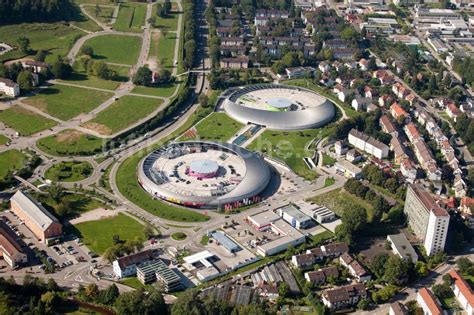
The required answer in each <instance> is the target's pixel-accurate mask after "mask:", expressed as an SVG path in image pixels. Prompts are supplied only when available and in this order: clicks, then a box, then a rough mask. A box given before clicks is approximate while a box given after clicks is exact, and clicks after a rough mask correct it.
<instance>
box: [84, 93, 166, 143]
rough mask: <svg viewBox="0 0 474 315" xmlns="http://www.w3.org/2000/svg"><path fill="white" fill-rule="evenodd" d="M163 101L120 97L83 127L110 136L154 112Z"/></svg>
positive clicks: (128, 96) (127, 96)
mask: <svg viewBox="0 0 474 315" xmlns="http://www.w3.org/2000/svg"><path fill="white" fill-rule="evenodd" d="M162 103H163V101H161V100H159V99H154V98H146V97H138V96H130V95H126V96H122V97H121V98H120V99H119V100H118V101H115V102H114V103H113V104H112V105H110V106H109V107H107V108H106V109H105V110H103V111H101V112H100V113H98V114H97V116H96V117H95V118H94V119H92V120H90V121H88V122H86V123H85V124H84V127H86V128H89V129H91V130H94V131H97V132H99V133H100V134H103V135H107V136H108V135H112V134H115V133H117V132H119V131H121V130H123V129H126V128H127V127H128V126H130V125H133V124H134V123H136V122H138V121H139V120H140V119H143V118H145V117H147V116H148V115H149V114H151V113H152V112H154V111H155V110H156V109H157V108H158V107H159V106H160V105H161V104H162Z"/></svg>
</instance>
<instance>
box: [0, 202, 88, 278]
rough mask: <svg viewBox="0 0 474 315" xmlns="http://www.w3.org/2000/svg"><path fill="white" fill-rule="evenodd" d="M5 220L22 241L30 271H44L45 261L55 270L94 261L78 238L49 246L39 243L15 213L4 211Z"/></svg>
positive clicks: (2, 263) (0, 264) (71, 238)
mask: <svg viewBox="0 0 474 315" xmlns="http://www.w3.org/2000/svg"><path fill="white" fill-rule="evenodd" d="M3 218H4V220H5V221H6V223H7V224H8V225H9V226H10V228H12V229H13V231H14V232H15V233H16V234H17V235H18V236H19V237H20V238H21V239H22V242H23V249H24V251H25V253H26V254H27V256H28V265H29V267H30V268H29V270H30V271H33V270H34V269H36V270H34V271H41V270H44V269H45V264H44V262H45V260H46V262H47V263H49V264H51V265H54V266H55V269H56V270H58V269H62V268H68V267H69V266H73V265H76V264H78V263H85V262H88V261H91V260H92V259H93V258H92V257H91V256H89V254H88V249H87V248H86V247H85V246H84V245H82V244H81V243H80V240H79V239H77V238H73V237H71V236H69V235H66V236H65V238H64V239H63V240H62V241H60V242H58V244H55V245H53V246H47V245H46V244H44V243H42V242H41V241H39V240H38V239H37V238H36V237H35V236H34V234H33V233H32V232H31V231H30V230H29V229H28V228H27V227H26V226H25V225H24V224H23V223H22V222H21V221H20V220H19V219H18V217H17V216H16V215H15V214H14V213H13V212H11V211H9V210H7V211H4V212H3ZM40 256H42V257H43V258H44V259H45V260H43V261H42V260H41V259H40V258H39V257H40ZM93 256H95V255H93ZM3 265H5V266H6V262H5V261H3V260H1V261H0V266H3ZM71 269H72V268H71Z"/></svg>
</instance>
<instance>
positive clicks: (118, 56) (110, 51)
mask: <svg viewBox="0 0 474 315" xmlns="http://www.w3.org/2000/svg"><path fill="white" fill-rule="evenodd" d="M141 44H142V39H141V38H140V37H138V36H127V35H103V36H97V37H94V38H91V39H89V40H88V41H86V42H85V43H84V45H85V46H90V47H92V49H93V51H94V56H93V59H96V60H102V61H105V62H112V63H118V64H125V65H134V64H136V63H137V60H138V55H139V54H140V47H141Z"/></svg>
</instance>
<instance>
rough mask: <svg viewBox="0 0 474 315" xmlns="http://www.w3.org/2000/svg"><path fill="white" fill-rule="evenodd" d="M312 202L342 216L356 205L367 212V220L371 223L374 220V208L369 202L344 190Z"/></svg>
mask: <svg viewBox="0 0 474 315" xmlns="http://www.w3.org/2000/svg"><path fill="white" fill-rule="evenodd" d="M310 200H311V201H313V202H314V203H316V204H318V205H323V206H326V207H328V208H329V209H331V210H332V211H334V212H335V213H336V214H337V215H339V216H341V215H342V213H343V212H344V211H351V209H352V208H353V207H354V205H359V206H361V207H363V208H365V209H366V210H367V218H368V220H369V222H370V221H371V220H372V215H373V211H374V208H373V206H372V205H371V204H369V203H368V202H367V201H365V200H363V199H361V198H359V197H357V196H354V195H352V194H350V193H348V192H346V191H345V190H343V189H341V188H340V189H336V190H333V191H330V192H328V193H325V194H322V195H318V196H316V197H313V198H310Z"/></svg>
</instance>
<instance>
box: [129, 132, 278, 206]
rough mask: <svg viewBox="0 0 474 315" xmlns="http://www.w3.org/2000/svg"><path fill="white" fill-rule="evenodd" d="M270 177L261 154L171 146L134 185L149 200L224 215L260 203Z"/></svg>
mask: <svg viewBox="0 0 474 315" xmlns="http://www.w3.org/2000/svg"><path fill="white" fill-rule="evenodd" d="M270 177H271V174H270V168H269V166H268V165H267V163H266V162H265V161H264V159H263V158H262V157H261V156H260V155H259V154H257V153H254V152H251V151H248V150H246V149H243V148H241V147H239V146H236V145H232V144H228V143H222V144H217V143H213V142H205V141H187V142H178V143H172V144H170V145H168V146H166V147H163V148H160V149H158V150H156V151H154V152H152V153H151V154H150V155H148V156H147V157H146V158H145V159H143V160H142V161H141V162H140V164H139V167H138V181H139V183H140V185H141V186H142V187H143V188H144V189H145V190H146V191H147V192H148V193H150V194H151V195H152V196H154V197H157V198H160V199H163V200H166V201H169V202H172V203H176V204H180V205H183V206H188V207H195V208H219V209H223V210H228V209H232V208H238V207H242V206H245V205H250V204H252V203H256V202H259V201H260V197H259V194H260V193H261V192H262V191H263V190H265V188H266V187H267V185H268V183H269V182H270Z"/></svg>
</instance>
